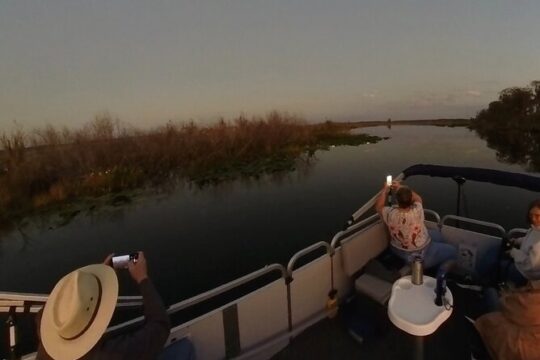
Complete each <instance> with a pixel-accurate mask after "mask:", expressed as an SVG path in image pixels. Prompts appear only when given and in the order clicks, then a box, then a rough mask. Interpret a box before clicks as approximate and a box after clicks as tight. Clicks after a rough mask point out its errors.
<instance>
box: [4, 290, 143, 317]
mask: <svg viewBox="0 0 540 360" xmlns="http://www.w3.org/2000/svg"><path fill="white" fill-rule="evenodd" d="M48 298H49V295H48V294H34V293H17V292H10V291H4V292H0V313H10V312H15V313H26V312H28V313H37V312H38V311H39V310H41V309H42V308H43V305H45V303H46V302H47V299H48ZM142 304H143V301H142V296H119V297H118V300H117V304H116V308H117V309H129V308H137V307H140V306H142Z"/></svg>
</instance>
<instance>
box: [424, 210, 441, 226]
mask: <svg viewBox="0 0 540 360" xmlns="http://www.w3.org/2000/svg"><path fill="white" fill-rule="evenodd" d="M424 214H429V215H432V216H433V217H434V218H435V222H436V223H437V226H439V227H440V226H441V216H440V215H439V214H438V213H437V212H436V211H434V210H430V209H424Z"/></svg>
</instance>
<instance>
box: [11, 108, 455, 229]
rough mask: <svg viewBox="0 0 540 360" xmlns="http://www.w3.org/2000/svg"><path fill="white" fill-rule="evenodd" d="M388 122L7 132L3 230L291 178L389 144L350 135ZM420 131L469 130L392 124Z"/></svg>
mask: <svg viewBox="0 0 540 360" xmlns="http://www.w3.org/2000/svg"><path fill="white" fill-rule="evenodd" d="M390 122H391V121H390V120H389V121H380V122H361V123H359V122H355V123H353V122H349V123H336V122H331V121H326V122H323V123H318V124H309V123H307V122H305V121H304V120H303V119H301V118H298V117H296V116H291V115H288V114H285V113H279V112H271V113H269V114H268V115H266V116H265V117H251V118H247V117H245V116H239V117H237V118H235V119H233V120H229V121H226V120H224V119H221V120H219V121H218V122H217V123H215V124H212V125H207V126H203V125H196V124H195V123H194V122H187V123H174V122H169V123H167V124H166V125H164V126H161V127H159V128H156V129H154V130H148V131H141V130H137V129H134V128H132V127H130V126H128V125H124V124H122V123H121V122H120V121H119V120H118V119H115V118H113V117H111V116H110V115H109V114H103V115H100V116H97V117H96V118H95V119H94V120H93V121H92V122H90V123H88V124H87V125H85V126H84V127H83V128H82V129H80V130H70V129H68V128H62V129H57V128H54V127H52V126H47V127H45V128H41V129H35V130H33V131H30V132H25V131H23V130H21V129H19V130H16V131H14V132H12V133H10V134H5V133H4V134H2V136H1V137H0V145H1V147H2V150H0V227H6V226H7V227H11V226H13V225H14V224H16V226H17V227H19V225H20V224H23V225H24V223H23V221H24V219H25V218H27V217H30V216H32V215H39V214H51V213H55V214H56V215H57V216H59V220H58V221H57V223H58V224H57V225H58V226H62V225H65V224H67V223H68V222H69V221H71V220H72V219H73V218H74V217H75V216H77V215H78V214H79V213H80V212H82V211H92V210H93V209H95V208H96V207H99V206H102V205H103V204H106V205H111V206H119V205H122V204H126V203H129V202H130V201H131V196H132V195H133V194H134V193H135V191H137V190H140V189H151V188H157V187H159V186H161V185H166V184H174V183H175V182H176V181H188V182H190V183H194V184H195V185H197V186H205V185H208V184H217V183H220V182H223V181H228V180H233V179H237V178H241V177H253V178H258V177H260V176H263V175H265V174H272V173H279V172H288V171H293V170H295V169H296V167H297V166H298V165H299V164H300V163H309V161H310V159H311V158H312V157H313V155H314V153H315V151H317V150H324V149H329V148H330V147H332V146H339V145H352V146H356V145H360V144H368V143H375V142H378V141H380V140H382V138H380V137H377V136H371V135H367V134H358V133H356V134H353V133H351V132H350V130H351V129H353V128H358V127H365V126H382V125H384V126H390ZM413 124H417V125H441V126H463V125H464V124H465V123H464V122H463V121H462V120H445V119H442V120H427V121H426V120H420V121H393V122H391V125H413ZM456 124H457V125H456ZM77 203H78V204H79V206H77V205H76V204H77ZM81 204H82V205H81ZM10 225H11V226H10Z"/></svg>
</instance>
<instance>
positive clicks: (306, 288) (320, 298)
mask: <svg viewBox="0 0 540 360" xmlns="http://www.w3.org/2000/svg"><path fill="white" fill-rule="evenodd" d="M330 274H331V271H330V256H329V255H324V256H322V257H320V258H318V259H316V260H315V261H313V262H310V263H309V264H308V265H305V266H303V267H301V268H299V269H297V270H295V271H294V272H293V279H294V280H293V282H292V283H291V308H292V319H293V321H292V323H293V328H294V327H296V326H297V325H299V324H301V323H302V322H304V321H306V320H308V319H309V318H310V317H312V316H313V315H314V314H317V313H319V312H321V311H323V310H324V309H325V307H326V301H327V300H328V293H329V292H330V290H331V289H332V282H331V278H330Z"/></svg>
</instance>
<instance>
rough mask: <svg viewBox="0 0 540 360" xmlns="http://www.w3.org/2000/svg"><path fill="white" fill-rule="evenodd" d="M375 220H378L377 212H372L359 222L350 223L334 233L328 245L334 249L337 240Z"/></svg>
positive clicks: (336, 246)
mask: <svg viewBox="0 0 540 360" xmlns="http://www.w3.org/2000/svg"><path fill="white" fill-rule="evenodd" d="M377 220H379V214H373V215H371V216H369V217H367V218H365V219H362V220H360V221H359V222H357V223H355V224H353V225H351V226H350V227H348V228H347V229H344V230H341V231H339V232H338V233H337V234H336V235H334V237H333V238H332V240H331V241H330V247H331V248H332V249H333V250H334V251H335V250H336V249H337V248H338V246H339V242H340V241H341V240H342V239H344V238H346V237H348V236H350V235H351V234H353V233H354V232H356V231H359V230H361V229H363V228H364V227H366V226H368V225H371V224H373V223H375V222H376V221H377Z"/></svg>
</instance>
